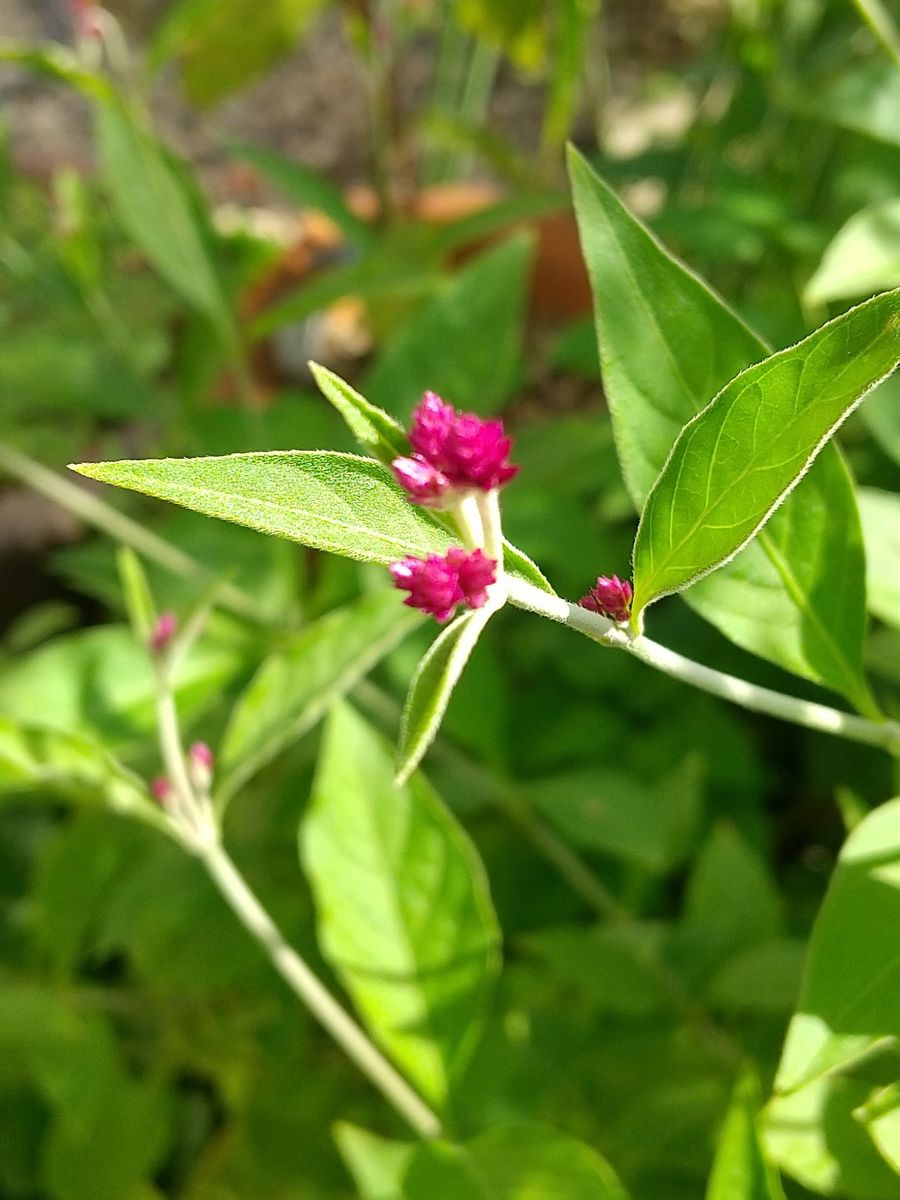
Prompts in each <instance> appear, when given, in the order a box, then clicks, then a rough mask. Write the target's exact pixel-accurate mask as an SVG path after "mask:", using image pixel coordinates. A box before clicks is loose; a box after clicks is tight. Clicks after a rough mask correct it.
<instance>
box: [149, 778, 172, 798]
mask: <svg viewBox="0 0 900 1200" xmlns="http://www.w3.org/2000/svg"><path fill="white" fill-rule="evenodd" d="M171 794H172V785H171V783H169V781H168V779H166V777H165V775H157V777H156V778H155V779H154V780H153V782H152V783H151V784H150V795H151V796H152V797H153V799H154V800H156V801H157V803H159V804H165V802H166V801H167V800H168V798H169V797H170V796H171Z"/></svg>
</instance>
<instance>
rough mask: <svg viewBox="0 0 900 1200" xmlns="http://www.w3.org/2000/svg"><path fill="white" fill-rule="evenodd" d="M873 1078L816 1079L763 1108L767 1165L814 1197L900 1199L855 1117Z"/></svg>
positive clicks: (898, 1187) (899, 1183) (898, 1183)
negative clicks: (782, 1173) (813, 1194)
mask: <svg viewBox="0 0 900 1200" xmlns="http://www.w3.org/2000/svg"><path fill="white" fill-rule="evenodd" d="M872 1092H873V1088H872V1080H871V1078H868V1079H867V1078H866V1077H865V1071H864V1067H863V1066H862V1064H861V1065H860V1071H859V1075H858V1076H856V1075H854V1073H853V1072H848V1073H847V1074H846V1075H845V1074H843V1073H842V1074H840V1075H835V1076H831V1077H825V1078H822V1079H815V1080H813V1081H812V1082H811V1083H808V1084H807V1085H806V1086H805V1087H802V1088H800V1090H799V1091H797V1092H794V1093H792V1094H791V1095H790V1096H776V1097H775V1098H774V1100H771V1101H770V1102H769V1104H768V1105H767V1107H766V1112H765V1115H764V1123H763V1130H762V1133H763V1141H764V1144H765V1148H766V1153H767V1155H768V1157H769V1160H770V1161H771V1162H774V1163H776V1164H777V1166H778V1167H779V1169H780V1170H781V1171H783V1172H784V1174H785V1175H790V1176H791V1177H792V1178H793V1179H796V1180H798V1181H799V1182H800V1183H801V1184H803V1186H804V1187H805V1188H809V1189H810V1191H812V1192H814V1193H815V1194H816V1195H824V1196H834V1197H835V1198H836V1200H844V1198H845V1197H849V1196H852V1197H853V1200H857V1198H858V1200H900V1178H898V1177H897V1175H896V1174H895V1173H894V1171H892V1170H891V1168H890V1167H888V1165H887V1164H886V1163H885V1162H884V1160H883V1159H882V1158H881V1157H879V1154H878V1152H877V1151H876V1149H875V1147H874V1146H873V1145H872V1141H871V1140H870V1138H869V1137H868V1136H867V1134H866V1129H865V1128H864V1126H863V1123H862V1122H861V1121H860V1119H859V1117H858V1115H857V1114H858V1113H859V1112H860V1109H861V1108H862V1109H863V1111H865V1107H866V1106H867V1103H868V1102H869V1101H871V1099H872Z"/></svg>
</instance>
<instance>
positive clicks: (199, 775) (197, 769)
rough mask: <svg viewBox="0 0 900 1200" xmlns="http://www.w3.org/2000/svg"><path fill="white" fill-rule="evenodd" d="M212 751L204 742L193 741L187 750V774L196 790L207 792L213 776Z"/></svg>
mask: <svg viewBox="0 0 900 1200" xmlns="http://www.w3.org/2000/svg"><path fill="white" fill-rule="evenodd" d="M213 764H214V759H213V752H212V750H210V748H209V746H207V744H206V742H194V744H193V745H192V746H191V748H190V749H189V750H188V774H189V775H190V777H191V783H192V784H193V785H194V787H195V788H196V789H197V791H198V792H208V791H209V789H210V785H211V784H212V777H213Z"/></svg>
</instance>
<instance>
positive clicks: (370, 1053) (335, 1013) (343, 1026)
mask: <svg viewBox="0 0 900 1200" xmlns="http://www.w3.org/2000/svg"><path fill="white" fill-rule="evenodd" d="M171 666H172V664H171V662H170V661H168V660H167V659H166V658H165V657H164V658H163V660H162V661H161V662H160V663H159V665H158V672H157V674H158V696H157V715H158V722H159V723H158V731H157V732H158V738H159V746H160V751H161V754H162V758H163V762H164V763H165V767H166V770H167V772H168V773H169V779H170V782H171V784H172V791H173V795H172V802H171V808H170V809H169V811H168V816H169V821H170V826H171V829H172V831H173V833H174V834H175V836H176V838H177V839H178V841H179V842H180V843H181V845H182V846H184V848H185V849H186V850H188V851H189V852H190V853H192V854H195V855H196V856H197V858H198V859H199V860H200V862H202V863H203V865H204V867H205V868H206V870H207V872H208V873H209V876H210V878H211V879H212V881H213V882H214V883H215V885H216V887H217V888H218V889H219V891H220V892H221V894H222V896H223V898H224V899H225V900H226V901H227V903H228V905H229V906H230V908H231V910H232V912H233V913H234V914H235V916H236V917H237V918H238V919H239V920H240V922H241V924H242V925H243V926H244V928H245V929H246V930H247V931H248V932H249V933H250V934H251V935H252V936H253V937H254V938H255V939H256V941H257V942H258V943H259V944H260V946H261V947H262V948H263V950H265V952H266V954H267V955H268V957H269V959H270V961H271V963H272V965H273V966H274V967H275V969H276V971H278V973H279V974H280V975H281V977H282V978H283V979H284V981H285V982H286V983H287V985H288V987H289V988H290V989H291V991H292V992H293V993H294V995H295V996H297V997H298V998H299V999H300V1000H301V1001H302V1002H303V1003H304V1004H305V1005H306V1007H307V1008H308V1009H309V1011H310V1012H311V1013H312V1015H313V1016H314V1017H315V1018H316V1020H317V1021H318V1022H319V1024H320V1025H321V1026H322V1027H323V1028H324V1029H325V1030H326V1031H327V1032H328V1033H329V1034H330V1035H331V1037H332V1038H334V1040H335V1041H336V1042H337V1044H338V1045H339V1046H340V1047H341V1049H342V1050H343V1051H344V1052H345V1053H346V1054H347V1056H348V1057H349V1058H350V1059H351V1060H352V1062H353V1063H354V1064H355V1065H356V1066H357V1067H358V1068H359V1069H360V1071H362V1073H363V1074H364V1075H365V1076H366V1077H367V1078H368V1079H369V1080H370V1082H371V1083H373V1084H374V1085H375V1087H376V1088H378V1090H379V1091H380V1092H381V1094H382V1095H383V1096H384V1097H385V1099H386V1100H387V1101H388V1102H389V1103H390V1104H391V1105H392V1106H393V1107H394V1108H395V1109H396V1111H397V1112H398V1113H399V1114H400V1115H401V1116H402V1117H403V1118H404V1119H405V1120H406V1121H407V1122H408V1123H409V1125H410V1127H411V1128H412V1129H414V1130H415V1131H416V1133H418V1134H419V1136H420V1137H422V1138H435V1137H439V1136H440V1133H441V1123H440V1121H439V1119H438V1118H437V1116H436V1115H435V1114H434V1113H433V1112H432V1111H431V1109H430V1108H429V1107H428V1106H427V1105H426V1104H425V1102H424V1101H423V1100H422V1099H421V1097H420V1096H419V1095H418V1094H417V1093H416V1092H415V1091H414V1090H413V1089H412V1087H411V1086H410V1085H409V1084H408V1083H407V1081H406V1080H405V1079H404V1078H403V1076H402V1075H401V1074H400V1073H399V1072H398V1071H397V1070H396V1069H395V1068H394V1067H393V1066H392V1065H391V1063H390V1062H388V1060H387V1059H386V1058H385V1057H384V1055H383V1054H382V1053H381V1051H380V1050H379V1049H378V1048H377V1047H376V1046H375V1044H374V1043H373V1042H371V1041H370V1040H369V1038H368V1037H367V1036H366V1034H365V1033H364V1031H363V1030H362V1028H361V1027H360V1026H359V1025H357V1023H356V1022H355V1021H354V1020H353V1018H352V1017H351V1016H350V1014H349V1013H348V1012H347V1011H346V1010H345V1009H344V1008H343V1007H342V1006H341V1005H340V1003H339V1002H338V1001H337V1000H336V999H335V998H334V996H332V994H331V993H330V992H329V991H328V989H327V988H326V987H325V985H324V984H323V983H322V982H321V980H320V979H319V978H318V976H317V975H316V974H315V973H314V972H313V971H312V970H311V969H310V968H309V967H308V966H307V964H306V963H305V962H304V960H303V959H302V958H301V957H300V955H299V954H298V953H297V951H296V950H294V949H293V948H292V947H291V946H289V945H288V943H287V942H286V941H285V939H284V937H283V936H282V934H281V931H280V930H279V929H278V927H277V926H276V925H275V923H274V921H273V920H272V918H271V917H270V916H269V914H268V913H267V912H266V910H265V909H264V908H263V906H262V904H261V903H260V902H259V900H258V899H257V897H256V896H255V894H254V893H253V892H252V891H251V890H250V888H249V886H248V885H247V882H246V880H245V879H244V877H243V876H242V875H241V873H240V871H238V869H237V867H236V866H235V865H234V862H233V861H232V859H231V857H230V856H229V854H228V851H227V850H226V849H225V847H224V846H223V845H222V841H221V836H220V831H219V827H218V824H217V821H216V817H215V814H214V812H213V808H212V805H211V803H210V800H209V796H207V795H198V793H197V791H196V789H195V788H194V787H193V785H192V784H191V780H190V776H189V775H188V772H187V763H186V758H185V753H184V746H183V745H182V740H181V733H180V730H179V725H178V712H177V709H176V707H175V700H174V696H173V693H172V686H171Z"/></svg>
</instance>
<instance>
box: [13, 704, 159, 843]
mask: <svg viewBox="0 0 900 1200" xmlns="http://www.w3.org/2000/svg"><path fill="white" fill-rule="evenodd" d="M36 789H39V790H41V791H46V792H48V793H49V794H50V795H56V796H64V797H66V798H68V799H71V800H75V801H78V802H84V803H89V804H107V805H109V807H110V808H112V809H113V810H114V811H116V812H120V813H125V814H127V815H129V816H137V817H141V818H142V819H144V820H149V821H151V822H152V823H153V824H158V823H160V822H159V821H158V820H157V810H156V809H155V808H154V806H153V804H152V802H151V800H150V797H149V795H148V793H147V788H146V786H145V784H144V783H143V781H142V780H141V779H139V778H138V777H137V775H135V774H133V773H132V772H131V771H129V770H128V768H127V767H124V766H123V765H122V764H121V763H120V762H118V761H117V760H116V759H115V758H113V756H112V755H111V754H109V753H108V752H107V751H106V750H104V748H103V747H102V746H101V745H99V744H98V743H97V742H94V741H92V740H91V739H90V738H87V737H81V736H79V735H77V734H70V733H63V732H61V731H60V730H58V729H50V728H47V727H42V726H40V725H37V724H34V725H28V726H25V725H20V724H18V723H17V722H15V721H11V720H9V719H8V718H6V717H0V795H2V794H4V793H7V794H10V793H12V794H21V793H25V792H30V791H34V790H36Z"/></svg>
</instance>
